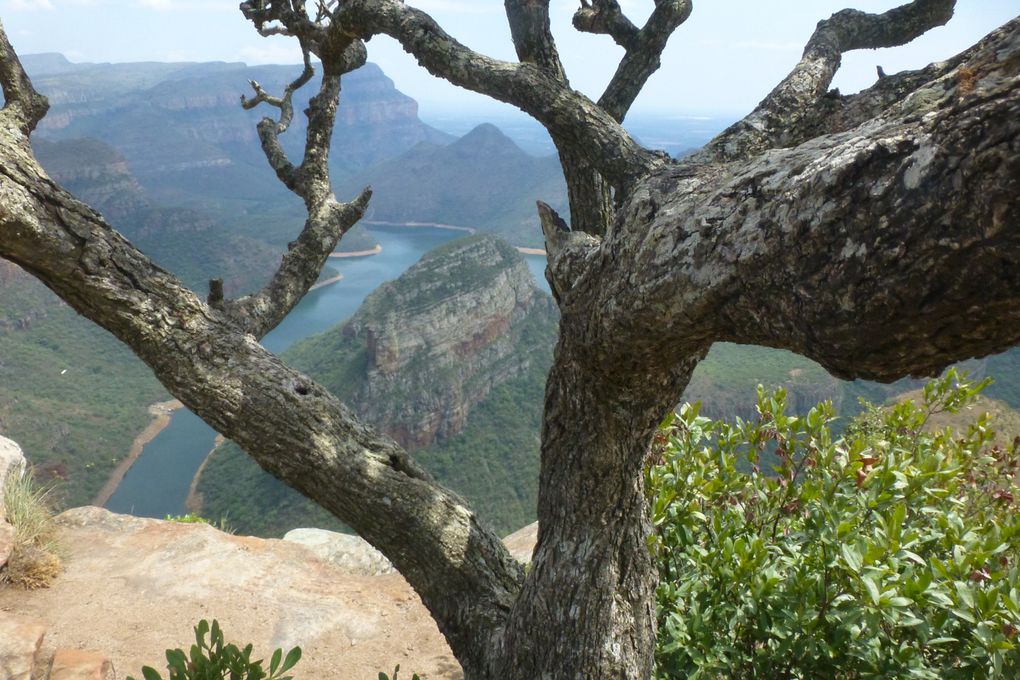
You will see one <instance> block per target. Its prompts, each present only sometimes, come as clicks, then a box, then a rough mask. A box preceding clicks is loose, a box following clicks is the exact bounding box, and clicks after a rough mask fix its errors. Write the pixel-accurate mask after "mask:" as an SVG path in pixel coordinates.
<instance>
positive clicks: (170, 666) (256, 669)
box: [127, 619, 301, 680]
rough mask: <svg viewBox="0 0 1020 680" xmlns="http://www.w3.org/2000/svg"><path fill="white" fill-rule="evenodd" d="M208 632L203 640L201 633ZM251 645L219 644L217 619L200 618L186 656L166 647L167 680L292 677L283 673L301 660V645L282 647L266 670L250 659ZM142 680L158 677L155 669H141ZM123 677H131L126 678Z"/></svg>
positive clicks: (281, 679)
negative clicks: (168, 672) (284, 655)
mask: <svg viewBox="0 0 1020 680" xmlns="http://www.w3.org/2000/svg"><path fill="white" fill-rule="evenodd" d="M206 635H209V641H208V642H206V639H205V636H206ZM251 652H252V645H248V646H247V647H245V648H244V649H243V650H241V649H238V648H237V646H236V645H234V644H228V645H224V644H223V631H222V630H221V629H220V624H219V622H217V621H215V620H214V621H213V622H212V627H210V626H209V622H208V621H206V620H204V619H203V620H202V621H199V622H198V625H197V626H195V644H193V645H192V646H191V653H190V655H188V654H185V653H184V650H183V649H168V650H166V662H167V670H169V671H170V678H169V680H292V678H293V676H290V675H283V674H284V673H286V672H287V671H289V670H290V669H291V668H293V667H294V664H296V663H297V662H298V661H299V660H300V659H301V648H300V647H295V648H294V649H292V650H290V651H289V652H288V653H287V657H286V658H284V657H283V650H282V649H277V650H276V651H275V652H273V656H272V658H271V659H270V661H269V671H268V672H267V671H266V670H265V669H263V668H262V660H261V659H260V660H258V661H252V660H251ZM142 677H143V678H144V679H145V680H162V676H160V674H159V673H158V672H157V671H156V669H154V668H152V667H150V666H144V667H143V668H142ZM127 680H134V678H132V677H128V679H127Z"/></svg>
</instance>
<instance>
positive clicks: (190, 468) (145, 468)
mask: <svg viewBox="0 0 1020 680" xmlns="http://www.w3.org/2000/svg"><path fill="white" fill-rule="evenodd" d="M371 231H372V234H373V235H374V236H375V237H376V240H377V241H378V242H379V244H380V245H382V248H383V249H382V252H381V253H379V254H378V255H373V256H371V257H365V258H356V259H333V260H330V262H329V263H330V266H332V267H333V268H334V269H337V270H338V271H339V272H340V273H341V274H343V275H344V279H343V280H342V281H339V282H338V283H334V284H332V285H329V286H326V287H324V288H320V289H319V290H315V291H312V292H311V293H309V294H308V295H306V296H305V299H304V300H302V301H301V303H300V304H298V306H297V307H295V308H294V310H293V311H292V312H291V313H290V314H289V315H288V316H287V318H286V319H285V320H284V321H283V323H281V324H280V325H279V326H278V327H277V328H276V329H274V330H273V332H272V333H270V334H269V335H267V336H266V337H265V338H264V339H263V341H262V344H263V345H264V346H265V347H266V348H267V349H269V350H270V351H272V352H280V351H282V350H284V349H286V348H287V347H288V346H290V345H291V344H293V343H294V342H296V341H298V340H300V339H302V338H304V337H306V336H309V335H312V334H314V333H319V332H321V331H324V330H326V329H327V328H330V327H332V326H334V325H335V324H337V323H339V322H340V321H343V320H344V319H346V318H347V317H348V316H350V315H351V314H353V313H354V311H355V310H356V309H357V308H358V306H359V305H360V304H361V303H362V301H363V300H364V299H365V296H367V295H368V294H369V293H370V292H372V291H373V290H375V289H376V288H377V287H378V286H379V284H381V283H383V282H384V281H389V280H392V279H395V278H397V277H398V276H400V274H401V273H403V271H404V270H406V269H407V268H408V267H410V266H411V265H412V264H414V263H415V262H417V261H418V259H419V258H421V256H422V255H423V254H424V253H425V252H426V251H428V250H430V249H432V248H434V247H436V246H438V245H439V244H441V243H444V242H446V241H450V240H452V239H454V238H457V237H459V236H462V234H460V233H458V232H454V231H446V230H441V229H428V228H416V229H399V228H396V229H385V228H376V227H373V228H372V229H371ZM525 259H526V260H527V262H528V266H529V267H530V268H531V271H532V273H534V275H535V277H536V279H537V282H538V285H539V286H540V287H541V288H542V289H543V290H548V285H547V284H546V282H545V276H544V274H543V272H544V269H545V258H544V257H541V256H537V257H536V256H527V257H526V258H525ZM215 438H216V433H215V432H214V431H213V429H212V428H211V427H209V426H208V425H206V424H205V423H204V422H203V421H202V420H201V419H200V418H198V416H196V415H194V414H192V413H191V412H190V411H187V410H181V411H178V412H176V413H175V414H174V416H173V419H172V420H171V422H170V424H169V425H168V426H167V427H166V428H165V429H164V430H163V431H162V432H160V433H159V435H158V436H157V437H156V438H155V439H153V440H152V441H151V442H150V443H149V444H148V445H147V446H146V447H145V449H144V450H143V451H142V455H141V456H140V457H139V459H138V461H137V462H135V464H134V465H133V466H131V469H130V470H129V471H128V473H127V475H126V476H125V477H124V481H123V482H122V483H121V485H120V486H119V487H118V488H117V491H116V493H114V494H113V497H111V498H110V501H109V502H108V503H107V504H106V507H107V508H109V509H110V510H113V511H114V512H125V513H130V514H133V515H138V516H141V517H165V516H166V515H179V514H183V513H184V512H185V509H184V501H185V499H186V498H187V497H188V487H189V486H190V484H191V479H192V477H194V475H195V472H196V471H197V470H198V466H199V465H201V464H202V461H203V460H204V459H205V457H206V455H208V453H209V451H210V450H211V449H212V447H213V443H214V440H215Z"/></svg>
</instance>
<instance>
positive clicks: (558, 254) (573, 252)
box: [538, 201, 602, 302]
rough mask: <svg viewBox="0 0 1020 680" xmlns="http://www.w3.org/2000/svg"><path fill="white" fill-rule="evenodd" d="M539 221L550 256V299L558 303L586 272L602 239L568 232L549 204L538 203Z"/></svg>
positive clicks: (547, 275)
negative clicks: (587, 264)
mask: <svg viewBox="0 0 1020 680" xmlns="http://www.w3.org/2000/svg"><path fill="white" fill-rule="evenodd" d="M538 219H539V221H540V222H541V224H542V234H543V235H544V236H545V250H546V252H547V253H548V255H549V267H548V270H547V274H546V277H547V278H548V279H549V287H550V288H551V289H552V292H553V297H554V298H556V301H557V302H561V300H562V299H563V296H564V295H565V294H566V293H568V292H569V291H570V290H571V289H572V288H573V287H574V284H575V282H576V281H577V280H578V279H579V278H580V277H581V275H582V274H583V273H584V271H585V268H586V266H585V263H586V261H587V258H588V256H589V255H590V254H592V253H594V252H595V251H596V250H597V249H598V247H599V245H601V243H602V239H600V238H599V237H597V236H592V235H591V234H588V233H586V232H583V231H571V230H570V227H569V226H568V225H567V223H566V221H564V219H563V218H562V217H560V216H559V213H557V212H556V211H555V210H553V209H552V207H551V206H549V204H547V203H545V202H543V201H538Z"/></svg>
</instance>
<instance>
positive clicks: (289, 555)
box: [0, 507, 462, 680]
mask: <svg viewBox="0 0 1020 680" xmlns="http://www.w3.org/2000/svg"><path fill="white" fill-rule="evenodd" d="M57 522H58V524H59V525H60V527H61V530H60V540H61V542H62V543H63V545H64V548H65V552H66V558H65V566H66V569H65V571H64V573H63V574H61V576H60V577H59V578H58V579H57V580H56V581H55V582H54V583H53V585H52V586H51V587H50V588H47V589H42V590H33V591H26V590H21V589H16V588H13V587H10V586H6V587H5V586H0V680H8V679H9V678H17V679H18V680H29V677H30V676H29V675H27V673H28V672H30V670H31V669H32V668H33V667H34V668H35V669H36V671H35V674H34V675H32V676H31V677H32V678H34V679H35V680H43V679H45V678H50V680H59V679H61V678H64V679H65V680H67V679H69V678H97V679H101V680H111V679H112V678H113V677H114V675H113V669H115V670H116V677H117V678H121V679H123V678H124V677H126V676H127V675H133V676H135V677H141V675H140V670H141V667H142V666H143V665H149V666H153V667H155V668H157V669H163V668H164V666H165V661H164V657H163V653H164V650H165V649H167V648H168V647H170V648H172V647H183V648H187V646H188V645H189V644H191V643H192V642H193V640H194V638H193V634H192V627H193V626H194V625H195V624H196V623H197V622H198V621H199V620H200V619H207V620H212V619H217V620H218V621H219V622H220V624H221V626H222V627H223V630H224V632H225V636H226V637H227V640H228V641H230V642H235V643H239V644H242V645H243V644H245V643H248V642H251V643H252V644H254V646H255V651H254V654H253V658H267V657H268V656H269V655H270V654H271V653H272V651H273V650H274V649H276V648H277V647H284V648H285V649H289V648H290V647H292V646H294V645H300V646H301V648H302V650H303V652H304V654H303V656H302V659H301V662H300V663H299V664H298V666H297V667H296V668H295V672H296V676H297V677H299V678H374V677H376V676H377V675H378V672H379V671H387V672H388V671H389V670H390V669H392V668H393V666H394V665H395V664H397V663H399V664H400V665H401V667H402V668H403V669H405V671H406V672H408V674H410V672H412V671H413V672H417V673H420V674H421V675H422V677H427V678H430V679H432V680H440V679H443V678H446V679H451V680H452V679H455V678H461V677H462V673H461V670H460V667H459V666H458V664H457V663H456V661H455V660H454V659H453V657H452V655H451V654H450V652H449V649H448V647H447V646H446V643H445V641H444V640H443V638H442V636H441V635H440V634H439V631H438V629H437V628H436V625H435V623H434V622H433V621H432V619H431V618H430V617H429V614H428V612H427V610H426V609H425V607H424V606H423V605H422V604H421V601H420V600H419V598H418V597H417V596H416V595H415V594H414V592H413V591H412V590H411V588H410V586H408V585H407V582H406V581H404V579H403V578H402V577H401V576H400V575H399V574H396V573H388V574H383V575H377V576H369V575H365V574H364V573H362V571H361V570H360V568H357V567H356V568H354V569H353V570H351V569H348V568H346V567H344V566H343V565H344V564H345V563H348V562H351V561H353V562H355V563H357V562H359V561H360V559H361V557H359V555H362V556H363V553H364V551H363V548H364V546H363V545H354V547H353V548H351V550H352V551H353V553H352V560H345V559H344V558H342V557H341V556H339V555H334V557H337V558H338V559H329V560H326V559H322V558H320V557H319V556H317V555H316V554H315V550H313V549H310V548H307V547H305V546H303V545H299V544H297V543H295V542H292V541H280V540H272V539H270V540H265V539H257V538H250V537H241V536H232V535H229V534H225V533H223V532H221V531H218V530H216V529H214V528H213V527H211V526H208V525H205V524H182V523H178V522H168V521H162V520H152V519H139V518H136V517H131V516H128V515H117V514H114V513H111V512H109V511H106V510H103V509H101V508H94V507H88V508H76V509H74V510H69V511H67V512H65V513H63V514H62V515H60V516H58V518H57ZM5 671H6V673H7V674H6V675H5ZM57 671H60V673H58V672H57ZM72 673H76V674H72ZM47 674H48V675H47Z"/></svg>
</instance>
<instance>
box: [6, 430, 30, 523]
mask: <svg viewBox="0 0 1020 680" xmlns="http://www.w3.org/2000/svg"><path fill="white" fill-rule="evenodd" d="M25 465H26V461H25V454H24V453H23V452H22V451H21V447H20V446H18V443H17V442H15V441H12V440H10V439H7V438H6V437H3V436H0V523H2V522H4V521H6V518H7V515H6V511H5V505H4V485H5V484H6V482H7V478H8V477H9V476H11V475H18V476H21V475H22V474H23V473H24V471H25Z"/></svg>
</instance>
